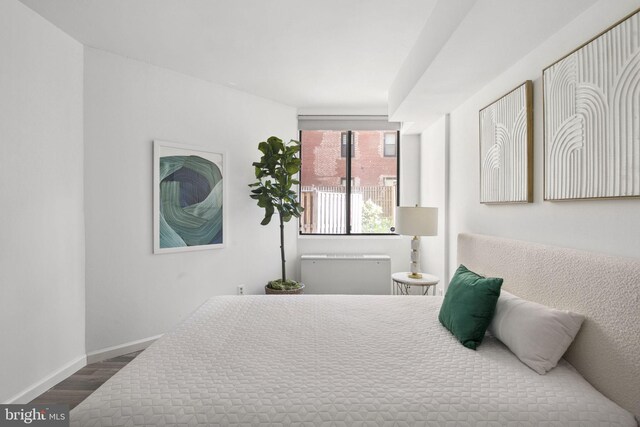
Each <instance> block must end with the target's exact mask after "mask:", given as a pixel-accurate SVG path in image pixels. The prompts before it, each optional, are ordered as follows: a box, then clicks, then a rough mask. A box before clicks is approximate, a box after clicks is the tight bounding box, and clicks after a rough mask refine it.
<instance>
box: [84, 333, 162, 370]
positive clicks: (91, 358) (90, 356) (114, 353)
mask: <svg viewBox="0 0 640 427" xmlns="http://www.w3.org/2000/svg"><path fill="white" fill-rule="evenodd" d="M161 336H162V334H160V335H156V336H153V337H148V338H143V339H141V340H136V341H130V342H127V343H124V344H120V345H114V346H112V347H106V348H102V349H100V350H95V351H92V352H90V353H87V364H91V363H96V362H102V361H103V360H106V359H111V358H112V357H118V356H122V355H123V354H127V353H132V352H134V351H140V350H144V349H145V348H147V347H149V346H150V345H151V344H152V343H153V342H154V341H155V340H157V339H158V338H160V337H161Z"/></svg>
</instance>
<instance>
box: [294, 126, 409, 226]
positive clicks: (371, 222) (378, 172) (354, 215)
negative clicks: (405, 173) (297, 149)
mask: <svg viewBox="0 0 640 427" xmlns="http://www.w3.org/2000/svg"><path fill="white" fill-rule="evenodd" d="M388 135H391V136H393V138H391V137H390V136H388ZM300 141H301V143H302V149H301V159H302V168H301V171H300V202H301V204H302V206H303V207H304V208H305V211H304V212H303V214H302V217H301V218H300V234H334V235H354V234H392V232H391V228H392V227H394V226H395V208H396V206H397V201H398V168H399V166H398V165H399V161H398V160H399V157H398V156H397V149H398V143H399V132H389V131H384V130H362V131H355V130H352V131H346V132H344V131H333V130H302V131H300ZM390 142H392V144H391V145H392V148H393V156H387V155H386V153H387V150H389V149H388V148H387V146H388V145H390ZM356 144H357V145H358V157H357V158H356V157H355V150H354V147H355V145H356Z"/></svg>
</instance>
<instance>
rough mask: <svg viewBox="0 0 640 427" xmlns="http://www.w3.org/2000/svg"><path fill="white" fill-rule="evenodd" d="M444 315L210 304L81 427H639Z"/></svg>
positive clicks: (301, 302)
mask: <svg viewBox="0 0 640 427" xmlns="http://www.w3.org/2000/svg"><path fill="white" fill-rule="evenodd" d="M441 302H442V299H441V298H439V297H406V296H405V297H400V296H331V295H326V296H321V295H313V296H312V295H309V296H305V295H303V296H244V297H237V296H229V297H216V298H212V299H211V300H209V301H207V302H206V303H205V304H204V305H203V306H202V307H200V309H198V310H197V311H196V313H195V314H193V315H192V316H191V317H190V318H189V319H187V320H186V321H185V322H184V323H182V324H181V325H180V326H179V327H178V328H177V329H176V330H175V331H173V332H171V333H168V334H166V335H165V336H164V337H163V338H161V339H160V340H159V341H157V342H156V343H154V344H153V345H152V346H151V347H149V348H148V349H147V350H146V351H144V352H143V353H142V354H141V355H139V356H138V357H137V358H136V359H135V360H133V361H132V362H131V363H129V364H128V365H127V366H126V367H125V368H123V369H122V370H121V371H120V372H118V373H117V374H116V375H114V376H113V377H112V378H111V379H110V380H109V381H107V382H106V383H105V384H104V385H103V386H102V387H100V388H99V389H98V390H97V391H96V392H95V393H93V394H92V395H91V396H89V398H87V399H86V400H85V401H84V402H82V403H81V404H80V405H79V406H78V407H76V408H75V409H74V410H73V411H71V425H72V426H133V425H149V426H156V425H171V426H182V425H185V426H186V425H258V424H265V425H308V426H325V425H326V426H358V425H372V426H377V425H389V426H392V425H393V426H420V425H434V426H441V425H451V426H464V425H496V426H498V425H500V426H502V425H514V426H515V425H535V426H538V425H571V424H572V425H580V426H586V425H624V426H635V425H636V423H635V420H634V418H633V416H632V415H631V414H630V413H629V412H627V411H625V410H624V409H622V408H620V407H619V406H617V405H616V404H614V403H613V402H611V401H610V400H608V399H607V398H605V397H604V396H603V395H601V394H600V393H599V392H597V391H596V390H595V389H594V388H593V387H591V386H590V385H589V384H588V383H587V382H586V381H585V380H584V379H583V378H582V377H581V376H580V375H579V374H578V373H577V372H575V370H574V369H573V368H572V367H571V366H570V365H569V364H568V363H567V362H565V361H564V360H562V361H561V362H560V364H559V366H558V367H557V368H555V369H553V370H552V371H551V372H549V373H548V374H547V375H544V376H541V375H538V374H537V373H535V372H534V371H532V370H531V369H529V368H528V367H527V366H525V365H524V364H523V363H522V362H520V361H519V360H518V359H517V358H516V357H515V356H514V355H513V354H512V353H511V352H510V351H509V350H508V349H507V348H506V347H504V346H503V345H502V344H501V343H500V342H498V341H497V340H495V339H493V338H491V337H487V338H486V339H485V341H484V342H483V343H482V345H481V346H480V347H479V349H478V351H473V350H469V349H467V348H465V347H463V346H462V345H461V344H459V343H458V342H457V341H456V340H455V338H454V337H453V336H452V335H451V334H450V333H449V332H448V331H447V330H446V329H444V328H443V327H442V326H441V325H440V323H439V322H438V310H439V307H440V304H441Z"/></svg>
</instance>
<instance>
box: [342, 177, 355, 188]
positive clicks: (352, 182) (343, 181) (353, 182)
mask: <svg viewBox="0 0 640 427" xmlns="http://www.w3.org/2000/svg"><path fill="white" fill-rule="evenodd" d="M354 184H355V181H354V179H353V178H351V185H352V186H353V185H354ZM340 185H341V186H343V187H346V186H347V178H346V177H344V176H343V177H342V178H340Z"/></svg>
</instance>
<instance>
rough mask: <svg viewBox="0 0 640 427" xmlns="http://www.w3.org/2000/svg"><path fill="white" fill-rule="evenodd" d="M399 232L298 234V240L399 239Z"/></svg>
mask: <svg viewBox="0 0 640 427" xmlns="http://www.w3.org/2000/svg"><path fill="white" fill-rule="evenodd" d="M402 237H403V236H401V235H399V234H379V235H372V234H298V239H300V240H345V239H346V240H353V239H355V240H400V239H402Z"/></svg>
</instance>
